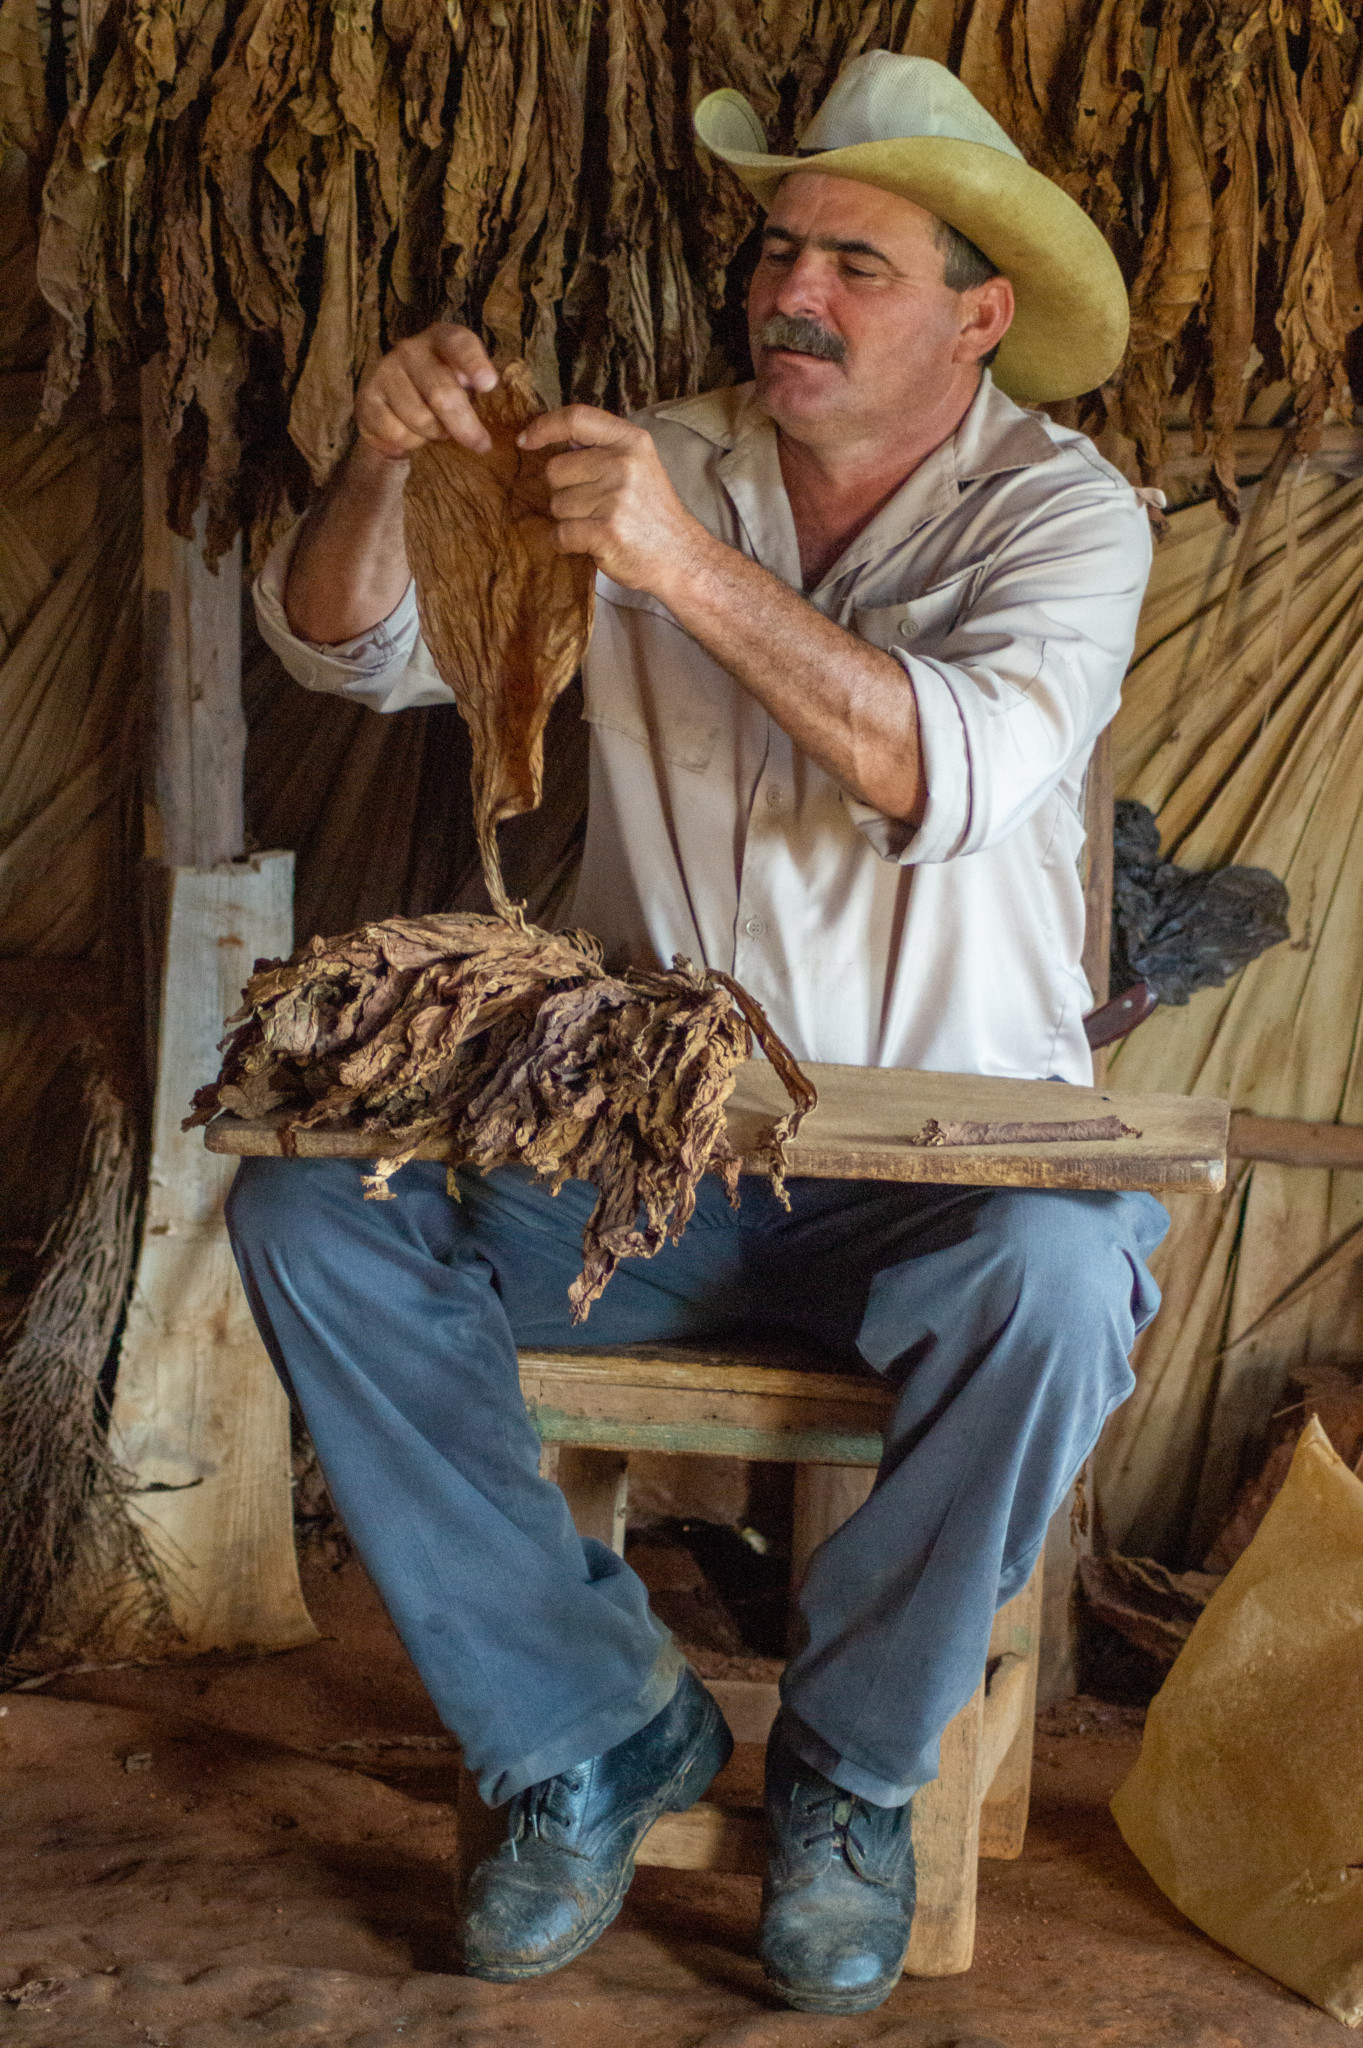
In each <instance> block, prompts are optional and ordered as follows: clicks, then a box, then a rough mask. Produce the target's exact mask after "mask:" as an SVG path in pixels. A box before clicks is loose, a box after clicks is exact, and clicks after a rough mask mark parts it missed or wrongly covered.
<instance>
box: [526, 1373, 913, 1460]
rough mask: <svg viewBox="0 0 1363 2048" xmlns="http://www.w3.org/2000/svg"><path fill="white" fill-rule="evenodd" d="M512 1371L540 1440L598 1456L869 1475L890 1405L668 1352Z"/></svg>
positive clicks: (827, 1379)
mask: <svg viewBox="0 0 1363 2048" xmlns="http://www.w3.org/2000/svg"><path fill="white" fill-rule="evenodd" d="M716 1355H717V1354H715V1353H714V1352H713V1351H706V1352H704V1353H703V1354H702V1356H703V1357H704V1358H707V1359H710V1358H714V1357H715V1356H716ZM772 1355H773V1356H774V1357H780V1356H781V1355H782V1353H781V1352H780V1351H779V1350H774V1351H773V1354H772ZM787 1355H788V1354H787ZM520 1368H521V1391H522V1393H523V1394H524V1396H525V1403H526V1407H527V1410H528V1411H529V1414H530V1416H531V1419H532V1420H533V1422H534V1423H535V1426H536V1428H537V1429H538V1430H539V1433H540V1436H541V1439H542V1440H543V1441H544V1442H545V1443H560V1444H580V1445H587V1446H591V1447H593V1448H595V1449H601V1450H605V1449H614V1450H621V1451H637V1450H652V1451H664V1452H670V1453H678V1452H691V1453H696V1452H708V1453H710V1454H711V1455H717V1456H721V1457H734V1458H757V1459H776V1460H781V1461H784V1462H788V1463H798V1462H800V1461H801V1460H805V1459H812V1460H816V1461H817V1462H819V1463H821V1464H827V1465H876V1464H878V1463H879V1461H880V1453H881V1440H880V1428H881V1425H882V1423H883V1420H884V1418H885V1416H886V1415H887V1414H888V1412H889V1410H890V1408H891V1407H892V1405H893V1400H892V1397H891V1396H890V1394H889V1393H888V1391H887V1390H886V1389H885V1387H884V1386H883V1385H881V1384H880V1383H878V1382H876V1381H874V1380H872V1379H871V1378H870V1376H869V1375H868V1376H867V1378H866V1379H865V1380H864V1381H863V1380H859V1379H857V1378H856V1377H854V1376H853V1375H851V1374H846V1375H842V1374H835V1373H812V1372H811V1373H801V1372H791V1371H789V1370H783V1369H782V1368H781V1367H779V1366H775V1365H773V1366H751V1365H746V1364H740V1363H738V1362H735V1363H733V1364H729V1365H712V1364H702V1363H700V1362H698V1361H697V1362H692V1361H691V1359H689V1358H688V1357H687V1347H685V1346H684V1345H674V1346H672V1347H670V1355H668V1356H659V1355H655V1354H652V1353H651V1352H650V1351H649V1349H648V1347H645V1346H621V1347H616V1348H612V1349H609V1350H606V1351H602V1352H595V1353H589V1354H585V1355H584V1354H582V1353H578V1352H571V1351H559V1352H544V1351H540V1352H532V1351H523V1352H522V1353H521V1356H520Z"/></svg>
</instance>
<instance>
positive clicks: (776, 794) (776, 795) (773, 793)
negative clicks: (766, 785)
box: [767, 782, 786, 811]
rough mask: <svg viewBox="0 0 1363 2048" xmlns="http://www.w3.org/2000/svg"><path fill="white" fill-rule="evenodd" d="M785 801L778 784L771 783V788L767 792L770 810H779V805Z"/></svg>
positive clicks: (784, 795)
mask: <svg viewBox="0 0 1363 2048" xmlns="http://www.w3.org/2000/svg"><path fill="white" fill-rule="evenodd" d="M785 800H786V793H785V791H784V790H783V789H782V787H781V785H780V783H779V782H773V783H772V785H771V788H770V789H769V790H768V791H767V802H768V803H769V804H770V806H771V808H772V810H774V811H777V810H779V809H780V808H781V805H782V804H783V803H784V802H785Z"/></svg>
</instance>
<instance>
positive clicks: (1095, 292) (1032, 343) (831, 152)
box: [695, 50, 1130, 405]
mask: <svg viewBox="0 0 1363 2048" xmlns="http://www.w3.org/2000/svg"><path fill="white" fill-rule="evenodd" d="M695 120H696V133H697V135H698V136H699V137H700V140H701V141H702V142H703V143H704V145H705V147H706V148H707V149H708V150H710V151H712V152H713V154H714V155H715V156H717V157H719V158H720V159H721V160H722V161H723V162H724V163H726V164H728V165H729V166H730V168H731V169H732V170H733V171H734V172H735V173H736V174H737V176H738V177H739V178H740V179H741V180H742V182H743V183H744V184H745V185H746V186H747V188H748V190H749V191H750V192H751V193H752V194H753V195H754V197H755V198H756V199H758V200H759V201H760V202H761V204H762V205H763V206H770V204H771V200H772V195H773V193H774V192H775V190H776V187H777V186H778V185H779V184H780V182H781V180H782V178H784V177H786V176H787V175H788V174H789V173H790V172H791V171H825V172H827V173H829V174H830V175H831V176H833V177H838V178H855V179H856V180H857V181H858V182H859V183H861V184H863V185H878V186H879V187H880V189H881V190H882V191H884V192H897V193H899V194H900V196H901V197H902V198H904V199H913V200H916V201H917V203H918V205H919V206H924V207H926V208H927V209H928V211H929V212H930V213H935V214H936V215H937V216H938V218H939V219H941V220H944V221H948V222H949V223H950V224H951V226H952V227H954V228H956V229H958V230H959V231H960V233H961V234H963V235H966V236H968V237H969V239H970V240H971V241H972V242H973V243H974V244H975V246H976V248H977V249H980V250H982V251H983V252H984V254H985V255H986V256H987V257H988V258H989V260H990V262H991V263H992V264H993V265H994V267H995V269H997V270H1001V271H1002V272H1003V274H1004V276H1005V277H1006V278H1008V279H1009V281H1010V282H1011V284H1012V287H1013V291H1014V295H1015V297H1016V300H1017V312H1016V315H1015V317H1014V320H1013V324H1012V326H1011V327H1010V328H1009V330H1008V332H1007V334H1006V335H1005V336H1004V338H1003V341H1002V343H1001V344H1000V346H999V352H998V358H997V361H996V362H995V365H994V380H995V382H996V383H997V384H999V385H1000V386H1001V387H1002V388H1003V390H1004V391H1006V392H1007V393H1008V395H1009V396H1010V397H1011V398H1015V399H1018V400H1019V401H1021V402H1022V403H1023V404H1028V405H1030V404H1035V403H1037V402H1039V401H1040V400H1042V399H1056V398H1073V397H1076V396H1077V395H1078V393H1079V392H1081V391H1092V390H1093V389H1095V387H1096V386H1097V385H1099V384H1101V383H1102V382H1103V381H1104V379H1105V378H1107V377H1109V376H1111V374H1112V372H1113V371H1114V370H1115V369H1116V367H1117V365H1118V363H1119V362H1120V361H1121V359H1122V353H1123V351H1124V349H1125V348H1126V336H1127V327H1128V325H1129V318H1130V315H1129V309H1128V305H1127V296H1126V286H1125V284H1124V283H1123V282H1122V273H1121V271H1120V270H1119V269H1118V267H1117V259H1116V257H1115V256H1114V255H1113V253H1112V251H1111V250H1110V249H1109V248H1108V245H1107V243H1106V242H1105V241H1104V240H1103V237H1102V235H1101V233H1100V232H1099V230H1098V229H1097V228H1096V227H1095V226H1094V224H1093V222H1092V221H1091V220H1090V219H1089V217H1088V215H1087V214H1086V213H1084V212H1083V211H1082V210H1081V209H1080V208H1079V207H1078V206H1076V205H1075V203H1074V201H1073V200H1072V199H1071V198H1070V197H1069V195H1068V194H1067V193H1065V192H1062V191H1061V189H1060V187H1059V186H1058V185H1053V184H1052V183H1051V181H1050V179H1049V178H1045V177H1043V176H1042V175H1041V173H1040V171H1034V170H1033V169H1032V168H1031V166H1030V165H1029V164H1028V163H1027V162H1026V161H1025V160H1024V158H1023V156H1022V153H1021V151H1020V150H1019V149H1017V148H1016V147H1015V145H1014V144H1013V143H1011V142H1010V141H1009V139H1008V137H1007V136H1006V135H1005V134H1004V132H1003V130H1002V128H1000V126H999V124H998V122H997V121H995V120H994V119H993V118H992V117H991V116H990V115H989V114H986V112H985V110H984V108H983V107H982V106H981V105H980V103H979V101H978V100H977V99H976V98H975V97H974V95H973V93H971V92H969V91H967V89H966V87H965V86H963V85H962V84H961V82H960V80H959V79H958V78H953V77H952V75H951V73H950V72H949V71H948V70H947V69H946V67H945V66H944V65H941V64H934V63H933V62H932V61H931V59H930V58H927V57H897V56H895V55H894V54H893V53H892V52H891V51H889V50H872V51H869V52H868V53H867V54H866V55H865V56H862V57H854V58H853V59H852V62H851V63H850V64H848V65H847V66H846V67H845V68H844V70H843V71H842V72H841V73H840V75H839V77H838V80H837V82H836V84H835V85H834V87H833V89H832V91H831V92H830V93H829V95H828V97H827V99H826V100H825V101H824V103H823V105H822V106H821V107H820V108H819V111H818V113H817V114H816V115H815V116H814V119H813V120H812V121H811V123H810V125H809V127H808V128H807V129H806V130H805V132H804V135H803V136H802V138H801V141H800V146H799V151H798V154H797V155H795V156H773V155H771V154H770V152H769V151H768V149H767V140H766V136H765V135H764V134H763V132H762V124H761V122H760V121H759V120H758V118H757V115H756V114H755V113H754V112H753V109H752V108H751V106H750V105H749V104H748V102H747V100H745V99H744V97H743V95H742V93H739V92H734V91H733V90H732V89H731V88H729V87H725V88H724V89H723V90H722V91H720V92H712V93H710V94H709V95H708V96H707V97H706V98H705V99H703V100H702V101H701V103H700V105H699V106H698V107H697V109H696V116H695Z"/></svg>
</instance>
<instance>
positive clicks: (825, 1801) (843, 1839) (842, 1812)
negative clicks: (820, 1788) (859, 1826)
mask: <svg viewBox="0 0 1363 2048" xmlns="http://www.w3.org/2000/svg"><path fill="white" fill-rule="evenodd" d="M860 1804H861V1801H860V1800H859V1799H856V1798H855V1797H854V1796H853V1795H852V1794H851V1793H850V1792H843V1791H841V1790H840V1789H839V1787H838V1786H836V1785H831V1786H830V1787H829V1789H828V1791H827V1792H806V1793H804V1794H803V1795H802V1796H801V1797H800V1801H799V1806H798V1809H797V1811H798V1813H799V1816H800V1819H801V1820H802V1821H803V1822H804V1823H805V1826H806V1830H807V1831H806V1832H805V1833H803V1834H801V1835H800V1837H799V1842H800V1847H801V1848H802V1849H816V1848H817V1847H818V1846H819V1844H820V1843H821V1842H831V1843H832V1845H833V1848H834V1851H835V1852H836V1854H837V1855H839V1856H841V1857H842V1859H843V1861H844V1862H847V1860H848V1854H847V1851H848V1835H849V1831H850V1829H851V1826H852V1823H853V1821H854V1820H855V1819H856V1817H857V1808H858V1807H859V1806H860Z"/></svg>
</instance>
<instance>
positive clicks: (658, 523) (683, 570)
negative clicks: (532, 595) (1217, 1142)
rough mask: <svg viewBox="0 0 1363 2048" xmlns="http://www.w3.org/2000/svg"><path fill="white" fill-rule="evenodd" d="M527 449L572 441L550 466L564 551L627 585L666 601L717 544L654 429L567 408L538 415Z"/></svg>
mask: <svg viewBox="0 0 1363 2048" xmlns="http://www.w3.org/2000/svg"><path fill="white" fill-rule="evenodd" d="M517 439H518V444H519V446H520V447H522V448H553V447H560V448H561V447H562V445H563V443H564V442H565V441H566V442H567V443H568V444H569V446H568V448H567V450H566V451H565V452H564V453H563V454H561V455H553V456H551V457H550V458H549V461H548V463H547V464H546V466H545V478H546V480H547V482H548V485H549V492H550V497H549V510H550V511H551V512H552V514H553V516H554V518H555V519H556V520H557V521H558V544H559V547H560V548H561V549H562V550H563V552H564V554H565V555H590V556H591V557H592V560H593V561H594V562H595V563H596V566H597V567H598V569H603V570H604V571H605V573H606V574H607V576H610V577H612V578H613V579H614V581H615V582H616V583H622V584H624V586H625V588H626V589H627V590H647V591H649V592H651V593H652V594H653V596H655V597H660V598H662V599H663V601H664V603H666V602H667V594H668V591H669V590H670V589H674V588H675V587H676V586H677V584H678V582H679V580H684V579H685V578H686V577H687V576H688V575H689V574H690V573H692V571H693V570H694V569H695V567H696V566H697V565H698V563H699V561H700V559H701V558H702V557H703V556H704V554H705V553H706V552H707V550H712V549H714V548H715V547H716V546H717V545H718V543H717V542H716V541H715V540H714V539H713V537H712V536H711V535H710V534H709V533H707V532H706V529H705V528H704V527H703V526H702V525H701V523H700V521H699V520H698V519H696V518H694V517H693V516H692V514H691V513H689V512H688V511H687V509H686V507H685V506H684V505H683V504H682V501H681V499H680V498H679V497H678V496H677V493H676V491H675V490H674V489H673V488H672V482H671V479H670V478H669V476H668V474H667V471H666V470H665V469H664V468H663V465H662V461H661V459H660V457H659V455H658V451H657V449H656V447H655V446H654V444H653V437H652V435H651V434H648V433H646V432H645V430H644V429H643V428H642V427H632V426H631V425H630V424H629V422H628V420H620V419H617V418H616V417H615V415H614V414H613V413H609V412H601V411H599V410H598V408H597V407H596V406H594V405H567V406H564V407H563V409H562V410H561V411H559V412H547V413H545V414H544V415H543V416H542V418H540V419H537V420H532V421H531V423H530V425H529V426H528V427H526V428H525V430H524V432H523V433H521V434H520V435H519V436H518V437H517Z"/></svg>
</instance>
